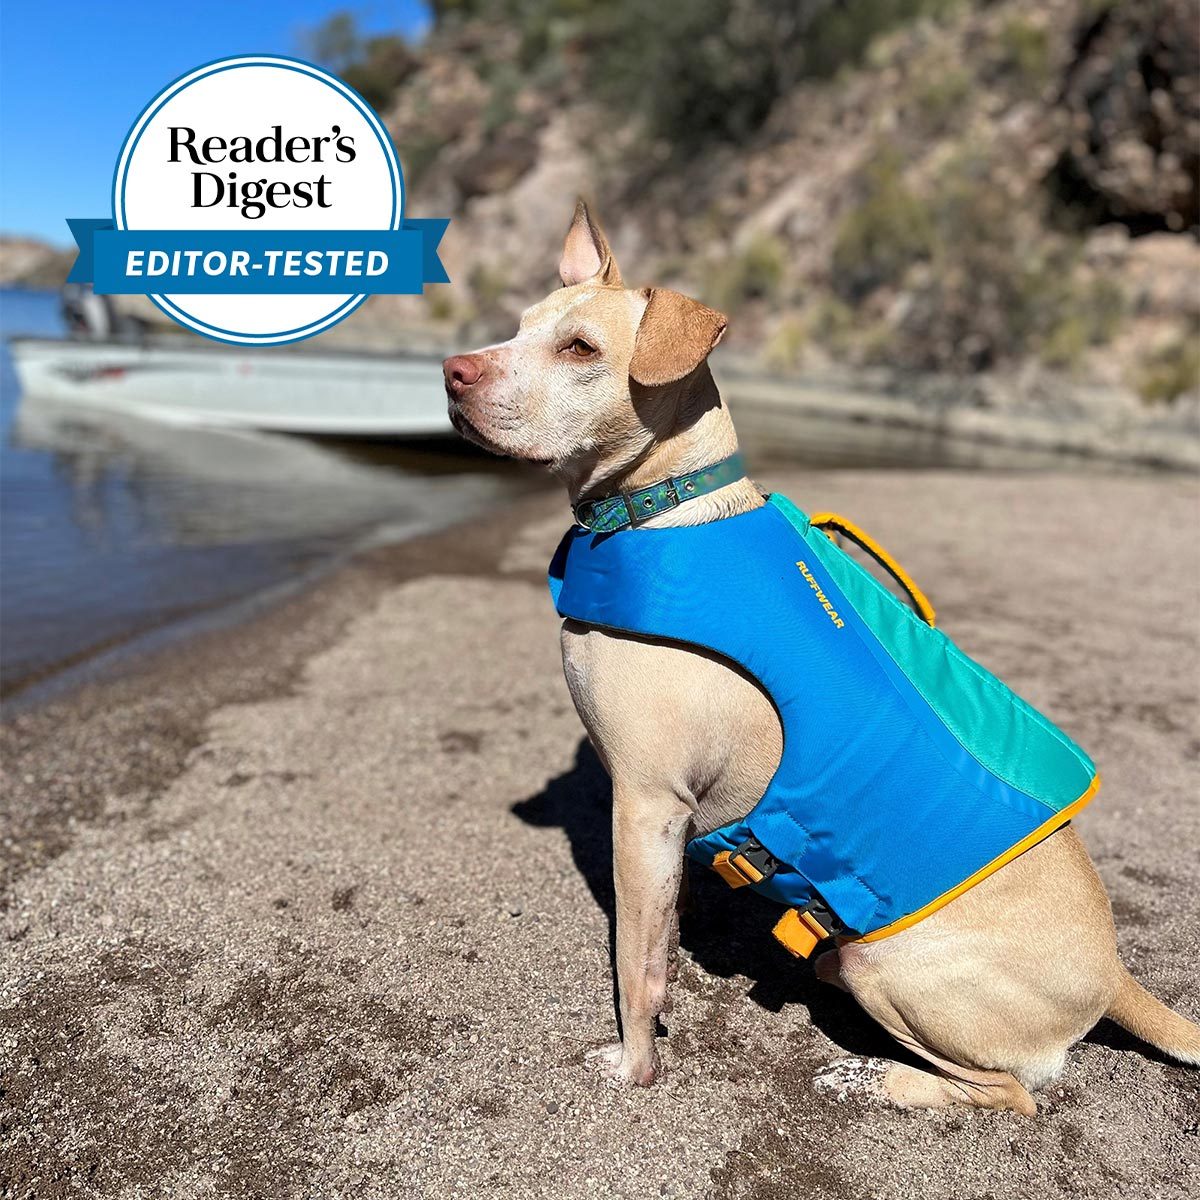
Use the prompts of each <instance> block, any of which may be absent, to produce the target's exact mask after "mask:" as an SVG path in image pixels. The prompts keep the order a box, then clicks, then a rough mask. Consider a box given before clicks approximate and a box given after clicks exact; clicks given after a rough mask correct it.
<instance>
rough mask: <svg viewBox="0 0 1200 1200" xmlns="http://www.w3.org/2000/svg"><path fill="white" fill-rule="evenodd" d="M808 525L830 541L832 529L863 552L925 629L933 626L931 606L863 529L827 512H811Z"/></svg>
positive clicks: (933, 616) (922, 593)
mask: <svg viewBox="0 0 1200 1200" xmlns="http://www.w3.org/2000/svg"><path fill="white" fill-rule="evenodd" d="M808 523H809V524H810V525H812V526H813V527H814V528H816V529H821V530H824V532H825V535H826V536H827V537H830V538H831V537H832V536H833V534H832V533H831V532H830V531H831V530H836V531H837V532H838V533H840V534H842V535H844V536H845V537H848V538H849V539H850V540H851V541H852V542H853V543H854V544H855V545H856V546H859V547H861V548H862V549H863V550H865V551H866V552H867V553H868V554H869V555H870V556H871V557H872V558H873V559H874V560H875V561H876V562H877V563H878V564H879V565H880V566H881V567H882V568H883V569H884V570H885V571H887V573H888V574H889V575H891V577H892V578H893V579H894V580H895V581H896V582H897V583H898V584H899V585H900V586H901V587H902V588H903V589H904V590H905V592H906V593H907V594H908V598H909V600H910V601H911V602H912V606H913V608H914V609H915V610H916V612H917V615H918V616H919V617H920V618H921V620H922V621H924V622H925V623H926V624H927V625H929V626H933V625H934V624H935V622H936V621H937V613H935V612H934V611H933V605H932V604H930V603H929V600H928V598H927V597H926V595H925V593H924V592H923V591H921V589H920V588H919V587H917V585H916V583H915V582H913V578H912V576H911V575H910V574H909V573H908V572H907V571H906V570H905V569H904V568H903V567H902V566H901V565H900V564H899V563H898V562H897V561H896V560H895V559H894V558H893V557H892V556H891V555H890V554H889V553H888V552H887V551H886V550H885V549H884V548H883V547H882V546H881V545H880V544H879V543H878V542H877V541H876V540H875V539H874V538H873V537H872V536H871V535H870V534H869V533H867V532H866V530H865V529H860V528H859V526H857V525H855V524H854V522H853V521H848V520H847V519H846V518H845V517H843V516H840V515H839V514H838V513H831V512H823V513H815V514H814V515H813V516H811V517H809V519H808Z"/></svg>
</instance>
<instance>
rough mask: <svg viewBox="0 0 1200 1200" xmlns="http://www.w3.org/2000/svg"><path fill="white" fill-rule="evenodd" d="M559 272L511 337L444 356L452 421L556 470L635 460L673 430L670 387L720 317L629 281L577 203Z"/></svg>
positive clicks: (491, 446)
mask: <svg viewBox="0 0 1200 1200" xmlns="http://www.w3.org/2000/svg"><path fill="white" fill-rule="evenodd" d="M558 273H559V275H560V277H561V278H562V282H563V286H562V287H561V288H560V289H559V290H558V291H555V292H552V293H551V294H550V295H549V296H547V297H546V299H544V300H543V301H541V303H540V304H535V305H534V306H533V307H532V308H530V309H528V310H526V312H525V313H524V314H523V315H522V317H521V324H520V328H519V329H518V331H517V335H516V337H514V338H512V339H511V340H510V341H507V342H502V343H500V344H499V345H495V346H487V347H485V348H484V349H482V350H476V351H473V352H472V353H470V354H457V355H455V356H454V357H452V358H448V359H446V361H445V362H444V363H443V365H442V369H443V373H444V375H445V379H446V395H447V398H448V400H449V408H450V419H451V421H452V422H453V423H454V425H455V427H456V428H457V429H458V430H459V432H460V433H462V434H463V435H464V436H465V437H467V438H468V439H470V440H471V441H473V442H476V443H478V444H479V445H481V446H483V447H484V448H486V449H488V450H491V451H493V452H495V453H497V454H505V455H508V456H510V457H512V458H520V459H525V460H527V461H530V462H538V463H544V464H546V465H548V466H551V467H553V468H556V469H558V470H561V471H568V472H577V471H578V470H579V469H580V468H581V467H584V466H585V464H586V465H587V467H588V468H592V467H595V466H597V465H601V464H606V463H611V464H616V465H619V464H620V463H621V462H632V461H634V460H635V459H636V458H637V457H638V456H639V455H640V454H642V453H644V452H645V450H646V449H647V448H648V447H649V446H650V445H652V444H653V443H654V442H655V441H657V440H661V439H662V438H663V437H664V436H665V435H666V434H667V433H669V432H670V422H671V421H672V420H674V419H675V418H674V416H673V414H672V409H673V408H677V407H678V406H677V405H672V403H671V398H672V395H673V394H674V393H677V392H678V391H679V388H680V385H681V383H684V382H686V381H687V380H688V379H689V378H690V377H691V376H692V375H693V374H694V373H695V372H696V371H697V369H698V368H699V367H700V366H701V364H703V363H704V361H705V360H706V359H707V358H708V355H709V352H710V351H711V350H712V349H713V347H714V346H716V344H717V342H718V341H720V339H721V335H722V334H723V333H724V332H725V318H724V317H723V316H722V315H721V314H720V313H718V312H714V311H713V310H712V309H711V308H706V307H705V306H704V305H703V304H699V303H698V302H697V301H695V300H691V299H689V298H688V297H687V296H682V295H680V294H679V293H678V292H672V291H668V290H667V289H665V288H636V289H633V288H626V287H625V286H624V284H623V283H622V282H621V272H620V271H619V270H618V268H617V263H616V260H615V259H614V258H613V254H612V251H611V250H610V249H609V245H608V241H607V239H606V238H605V236H604V234H603V233H602V232H601V230H600V228H599V226H598V225H597V224H596V223H595V221H593V220H592V218H591V216H590V214H589V213H588V210H587V206H586V205H585V204H584V203H583V202H582V201H580V202H579V204H578V205H577V206H576V209H575V218H574V220H573V221H572V223H571V228H570V230H569V231H568V233H567V239H566V242H565V244H564V246H563V254H562V261H561V262H560V263H559V267H558Z"/></svg>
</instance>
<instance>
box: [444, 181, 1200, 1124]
mask: <svg viewBox="0 0 1200 1200" xmlns="http://www.w3.org/2000/svg"><path fill="white" fill-rule="evenodd" d="M559 274H560V276H561V277H562V282H563V287H562V289H561V290H559V291H556V292H554V293H552V294H551V295H550V296H548V297H547V298H546V299H545V300H543V301H542V302H541V303H540V304H536V305H534V306H533V307H532V308H530V309H529V310H528V311H527V312H526V313H525V314H524V315H523V316H522V318H521V323H520V329H519V331H518V333H517V335H516V337H514V338H513V339H512V340H511V341H508V342H504V343H502V344H500V345H496V346H489V347H487V348H486V349H483V350H478V351H475V352H474V353H471V354H463V355H457V356H455V357H453V358H449V359H447V360H446V362H445V364H444V371H445V378H446V390H447V394H448V397H449V407H450V416H451V420H452V421H453V422H454V424H455V426H456V427H457V428H458V430H459V431H460V432H461V433H462V434H464V436H466V437H467V438H469V439H470V440H471V441H474V442H477V443H478V444H479V445H481V446H483V447H485V448H487V449H489V450H491V451H493V452H495V453H497V454H504V455H509V456H512V457H514V458H520V459H524V460H527V461H533V462H539V463H543V464H545V465H547V466H548V467H550V469H551V470H552V471H553V472H554V473H555V474H556V475H558V476H559V477H560V478H561V479H562V481H563V482H564V483H565V484H566V487H567V490H568V491H569V493H570V497H571V501H572V503H577V502H579V501H580V500H584V499H589V498H592V497H598V496H606V495H611V494H614V493H616V492H618V491H632V490H635V489H637V488H640V487H644V486H646V485H648V484H651V483H654V482H657V481H659V480H663V479H668V478H671V477H674V476H678V475H681V474H684V473H685V472H688V471H693V470H696V469H698V468H701V467H704V466H707V465H708V464H710V463H714V462H717V461H719V460H721V459H723V458H725V457H726V456H727V455H729V454H731V453H733V451H734V450H735V449H736V448H737V438H736V436H735V434H734V430H733V424H732V422H731V421H730V418H729V412H728V410H727V409H726V408H725V406H724V405H723V404H722V402H721V397H720V395H719V393H718V391H717V388H716V385H715V383H714V382H713V378H712V375H711V373H710V372H709V369H708V364H707V359H708V355H709V352H710V351H711V350H712V349H713V347H714V346H716V344H717V343H718V342H719V341H720V339H721V336H722V334H723V333H724V330H725V318H724V317H723V316H722V315H721V314H720V313H717V312H714V311H713V310H712V309H710V308H706V307H705V306H704V305H702V304H699V303H697V302H696V301H695V300H690V299H688V298H687V297H686V296H682V295H679V294H678V293H676V292H672V291H667V290H665V289H662V288H638V289H628V288H625V287H624V286H623V284H622V281H621V274H620V271H619V270H618V269H617V264H616V262H615V260H614V258H613V255H612V252H611V250H610V249H609V246H608V242H607V241H606V240H605V237H604V235H603V233H602V232H601V231H600V229H599V228H598V226H597V225H596V224H595V222H594V221H593V220H592V219H591V217H590V216H589V214H588V211H587V208H586V206H584V205H583V204H582V203H580V205H579V206H578V207H577V209H576V212H575V219H574V221H573V223H572V225H571V228H570V231H569V232H568V234H567V238H566V244H565V246H564V248H563V255H562V261H561V263H560V264H559ZM762 503H763V498H762V495H761V494H760V492H759V491H758V489H757V488H756V487H755V486H754V485H753V484H752V483H750V481H749V480H742V481H740V482H737V483H733V484H730V485H729V486H728V487H725V488H722V489H720V490H718V491H715V492H713V493H712V494H711V495H708V496H704V497H701V498H698V499H695V500H693V501H691V502H689V503H688V504H686V505H682V506H680V507H678V508H675V509H672V510H671V511H669V512H666V513H664V514H662V515H661V516H659V517H657V518H655V519H654V521H653V522H652V523H653V524H658V525H673V524H698V523H701V522H706V521H713V520H718V519H720V518H722V517H727V516H731V515H734V514H736V513H741V512H745V511H747V510H749V509H751V508H755V507H757V506H758V505H760V504H762ZM618 536H621V535H618ZM562 655H563V667H564V670H565V672H566V677H567V683H568V685H569V687H570V690H571V695H572V697H573V698H574V701H575V707H576V708H577V709H578V711H579V715H580V717H581V719H582V721H583V724H584V726H585V727H586V728H587V731H588V734H589V735H590V737H591V740H592V742H593V744H594V745H595V747H596V750H597V752H598V753H599V755H600V758H601V759H602V761H603V762H604V765H605V766H606V768H607V769H608V771H609V773H610V775H611V776H612V781H613V833H614V859H615V861H614V872H615V877H616V896H617V977H618V984H619V988H620V1010H621V1031H622V1040H621V1041H619V1042H615V1043H613V1044H612V1045H611V1046H606V1047H604V1048H602V1049H600V1050H597V1051H595V1052H594V1053H593V1054H592V1055H591V1056H590V1057H591V1058H592V1061H593V1062H594V1063H595V1065H596V1066H598V1067H599V1069H600V1070H601V1071H602V1072H603V1073H604V1074H605V1075H607V1076H609V1077H610V1078H611V1079H613V1080H615V1081H621V1082H629V1083H635V1084H642V1085H645V1084H650V1083H651V1082H653V1080H654V1077H655V1074H656V1071H657V1057H656V1053H655V1021H656V1018H657V1016H658V1015H659V1014H660V1013H661V1012H663V1011H664V1009H665V1007H666V1003H667V983H668V974H669V958H670V951H671V946H672V941H673V938H674V937H675V935H676V922H677V919H678V918H677V903H676V901H677V897H678V894H679V890H680V884H681V877H682V870H683V850H684V844H685V842H686V840H687V838H688V837H689V836H695V835H696V834H699V833H705V832H707V831H709V830H711V829H714V828H715V827H717V826H718V825H721V824H723V823H725V822H728V821H731V820H734V819H737V818H740V817H742V816H744V815H745V814H746V813H747V812H748V811H749V810H750V809H751V808H752V807H753V806H754V805H755V804H756V803H757V801H758V799H759V798H760V797H761V796H762V794H763V792H764V791H765V790H766V787H767V784H768V783H769V782H770V779H771V776H772V775H773V774H774V772H775V769H776V766H777V764H778V762H779V758H780V754H781V751H782V741H781V731H780V725H779V721H778V718H777V716H776V714H775V710H774V708H773V707H772V705H771V703H770V701H769V700H768V699H767V697H766V695H765V694H764V693H763V692H762V691H760V690H759V688H758V686H757V685H756V684H755V683H754V682H753V681H752V680H751V679H750V678H748V677H747V676H746V675H744V674H743V673H742V672H740V671H739V670H737V669H736V668H734V667H732V666H731V665H729V664H728V663H726V662H725V661H723V660H721V659H718V658H715V657H708V656H705V655H704V654H702V653H698V652H697V651H695V650H688V649H683V648H680V647H678V646H673V645H668V644H664V643H657V642H654V641H651V640H647V639H641V638H637V637H632V636H623V635H620V634H616V633H611V632H605V631H602V630H599V629H594V628H588V627H587V626H585V625H581V624H578V623H576V622H573V621H570V620H568V621H566V622H565V623H564V624H563V627H562ZM646 695H669V696H671V697H672V699H673V705H672V706H671V707H670V708H667V707H661V708H659V709H658V710H657V720H654V721H648V720H647V719H646V716H645V707H644V705H642V704H641V703H639V702H638V701H639V698H640V697H643V696H646ZM632 714H637V716H636V719H634V717H633V715H632ZM1047 913H1054V914H1055V919H1054V920H1052V921H1047V920H1046V914H1047ZM816 971H817V974H818V976H819V977H820V978H821V979H822V980H824V981H826V982H827V983H831V984H836V985H837V986H840V987H842V988H844V989H845V990H847V991H849V992H850V993H851V994H852V995H853V996H854V998H855V999H856V1000H857V1001H858V1002H859V1003H860V1004H861V1005H862V1006H863V1008H865V1009H866V1010H867V1012H868V1013H870V1014H871V1016H873V1017H874V1018H875V1019H876V1020H877V1021H878V1022H879V1023H880V1024H881V1025H883V1027H884V1028H885V1029H886V1030H887V1031H888V1032H889V1033H890V1034H891V1035H892V1036H893V1037H894V1038H896V1040H897V1041H899V1042H900V1043H901V1044H902V1045H904V1046H906V1047H907V1048H908V1049H909V1050H911V1051H913V1052H914V1053H916V1054H917V1055H919V1056H920V1057H921V1058H923V1059H925V1060H926V1061H927V1062H928V1063H930V1064H931V1066H932V1068H933V1069H932V1070H931V1071H925V1070H919V1069H917V1068H916V1067H913V1066H909V1065H906V1064H903V1063H898V1062H876V1061H868V1062H866V1063H863V1062H861V1061H859V1060H847V1061H846V1063H844V1064H842V1065H841V1066H838V1065H837V1064H835V1067H834V1068H833V1070H832V1073H831V1075H830V1078H831V1079H832V1080H833V1081H834V1083H835V1084H836V1086H838V1087H839V1088H840V1087H851V1088H854V1087H856V1086H859V1087H862V1088H864V1089H866V1090H868V1091H871V1092H873V1093H874V1094H875V1095H877V1096H881V1097H884V1098H886V1099H889V1100H890V1101H892V1102H893V1103H895V1104H897V1105H900V1106H903V1107H915V1106H929V1107H940V1106H944V1105H950V1104H967V1105H977V1106H979V1107H984V1108H1011V1109H1015V1110H1017V1111H1018V1112H1022V1113H1027V1114H1033V1113H1034V1112H1036V1106H1035V1104H1034V1100H1033V1097H1032V1096H1031V1095H1030V1090H1031V1089H1036V1088H1039V1087H1043V1086H1045V1085H1046V1084H1048V1083H1049V1082H1051V1081H1052V1080H1053V1079H1055V1078H1056V1077H1057V1075H1058V1074H1059V1072H1060V1071H1061V1070H1062V1068H1063V1065H1064V1062H1065V1059H1066V1051H1067V1047H1068V1046H1070V1044H1071V1043H1072V1042H1074V1041H1076V1040H1077V1039H1078V1038H1080V1037H1082V1036H1083V1035H1084V1034H1085V1033H1086V1032H1087V1031H1088V1030H1089V1029H1091V1027H1092V1026H1093V1025H1095V1024H1096V1022H1097V1021H1098V1020H1100V1018H1101V1017H1104V1016H1106V1015H1107V1016H1108V1017H1111V1018H1112V1019H1113V1020H1115V1021H1117V1022H1118V1023H1119V1024H1121V1025H1123V1026H1124V1027H1125V1028H1126V1029H1128V1030H1130V1031H1131V1032H1133V1033H1134V1034H1136V1035H1137V1036H1139V1037H1141V1038H1143V1039H1144V1040H1145V1041H1147V1042H1150V1043H1151V1044H1152V1045H1154V1046H1156V1047H1158V1048H1159V1049H1161V1050H1162V1051H1163V1052H1165V1053H1166V1054H1169V1055H1172V1056H1173V1057H1176V1058H1178V1059H1181V1060H1182V1061H1184V1062H1189V1063H1200V1027H1197V1026H1196V1025H1194V1024H1192V1023H1191V1022H1190V1021H1187V1020H1185V1019H1184V1018H1183V1017H1180V1016H1178V1015H1177V1014H1175V1013H1173V1012H1172V1011H1171V1010H1170V1009H1168V1008H1166V1007H1165V1006H1164V1005H1163V1004H1161V1003H1160V1002H1159V1001H1158V1000H1156V999H1155V998H1154V997H1153V996H1151V995H1150V994H1149V993H1148V992H1147V991H1145V990H1144V989H1143V988H1142V987H1141V986H1140V985H1139V984H1138V983H1137V982H1136V981H1135V980H1134V979H1133V977H1132V976H1131V975H1130V974H1129V972H1128V971H1127V970H1126V969H1125V967H1124V966H1123V965H1122V964H1121V962H1120V960H1119V959H1118V957H1117V950H1116V935H1115V932H1114V929H1113V919H1112V910H1111V908H1110V905H1109V902H1108V898H1107V896H1106V895H1105V892H1104V888H1103V886H1102V884H1101V882H1100V880H1099V878H1098V876H1097V874H1096V871H1095V868H1094V867H1093V866H1092V863H1091V860H1090V859H1089V858H1088V855H1087V852H1086V851H1085V850H1084V848H1083V846H1082V844H1081V843H1080V841H1079V838H1078V837H1077V836H1076V834H1075V832H1074V830H1073V829H1071V828H1070V827H1069V826H1068V827H1065V828H1063V829H1061V830H1060V831H1059V832H1057V833H1055V834H1053V835H1052V836H1050V837H1048V838H1047V839H1046V840H1044V841H1043V842H1041V843H1039V844H1038V845H1037V846H1035V847H1034V848H1033V849H1031V850H1029V851H1027V852H1026V853H1025V854H1023V855H1021V856H1020V857H1019V858H1017V859H1016V860H1015V861H1013V862H1012V863H1010V864H1009V865H1008V866H1006V867H1004V868H1003V869H1002V870H1000V871H998V872H997V873H995V874H994V875H992V876H990V877H989V878H987V879H986V880H984V881H983V882H982V883H980V884H978V885H977V886H976V887H974V888H972V889H971V890H969V891H967V892H966V893H965V894H963V895H962V896H960V897H959V898H958V899H956V900H954V901H952V902H951V903H949V904H947V905H946V906H945V907H944V908H941V909H940V910H938V911H937V912H935V913H934V914H933V915H931V916H929V917H927V918H926V919H925V920H923V921H921V922H920V923H918V924H917V925H915V926H913V927H911V928H909V929H907V930H904V931H903V932H900V933H896V934H894V935H893V936H890V937H887V938H884V939H882V940H880V941H875V942H871V943H864V942H855V941H845V942H843V943H842V944H840V945H839V946H838V947H837V948H836V949H834V950H830V951H828V952H826V953H825V954H824V955H822V956H821V957H820V958H819V959H818V960H817V962H816ZM981 983H983V986H981Z"/></svg>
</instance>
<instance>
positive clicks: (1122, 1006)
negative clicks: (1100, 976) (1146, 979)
mask: <svg viewBox="0 0 1200 1200" xmlns="http://www.w3.org/2000/svg"><path fill="white" fill-rule="evenodd" d="M1122 975H1123V978H1122V979H1121V982H1120V984H1119V986H1118V988H1117V995H1116V998H1115V999H1114V1000H1113V1002H1112V1006H1111V1007H1110V1008H1109V1010H1108V1012H1107V1013H1106V1014H1105V1015H1106V1016H1107V1017H1108V1018H1109V1020H1111V1021H1116V1023H1117V1024H1118V1025H1120V1026H1121V1027H1122V1028H1123V1029H1128V1030H1129V1032H1130V1033H1132V1034H1133V1035H1134V1037H1139V1038H1141V1039H1142V1041H1143V1042H1149V1043H1150V1045H1151V1046H1154V1047H1155V1048H1156V1049H1158V1050H1161V1051H1162V1052H1163V1053H1164V1054H1169V1055H1170V1056H1171V1057H1172V1058H1177V1059H1179V1061H1180V1062H1185V1063H1191V1064H1192V1065H1193V1066H1200V1025H1196V1024H1194V1023H1193V1022H1191V1021H1189V1020H1188V1019H1187V1018H1186V1017H1181V1016H1180V1015H1179V1014H1178V1013H1177V1012H1172V1011H1171V1010H1170V1009H1169V1008H1168V1007H1167V1006H1166V1005H1165V1004H1164V1003H1163V1002H1162V1001H1161V1000H1159V999H1158V998H1157V997H1155V996H1152V995H1151V994H1150V993H1149V992H1148V991H1146V989H1145V988H1144V987H1142V985H1141V984H1140V983H1138V981H1137V980H1136V979H1134V977H1133V976H1132V975H1130V973H1129V972H1128V971H1126V970H1125V969H1124V968H1122Z"/></svg>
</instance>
